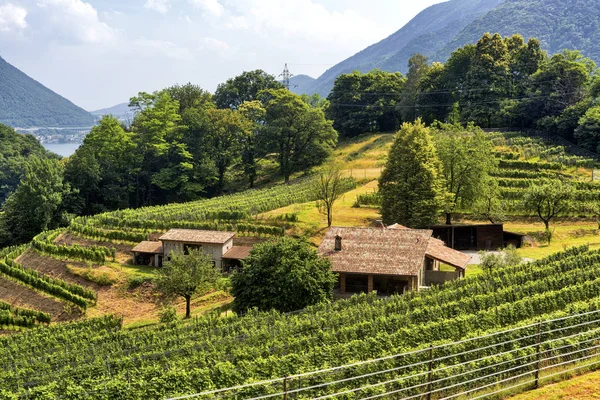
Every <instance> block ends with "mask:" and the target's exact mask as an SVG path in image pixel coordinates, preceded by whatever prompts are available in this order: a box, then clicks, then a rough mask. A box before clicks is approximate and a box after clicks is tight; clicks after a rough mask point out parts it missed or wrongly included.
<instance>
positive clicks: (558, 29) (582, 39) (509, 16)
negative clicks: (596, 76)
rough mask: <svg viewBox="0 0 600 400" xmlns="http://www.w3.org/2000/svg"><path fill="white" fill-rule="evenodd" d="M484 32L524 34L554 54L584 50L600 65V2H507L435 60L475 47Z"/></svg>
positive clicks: (456, 38)
mask: <svg viewBox="0 0 600 400" xmlns="http://www.w3.org/2000/svg"><path fill="white" fill-rule="evenodd" d="M484 32H498V33H500V34H501V35H503V36H507V35H512V34H515V33H520V34H521V35H523V36H524V37H525V39H528V38H530V37H535V38H538V39H539V40H540V41H541V43H542V46H543V47H544V49H545V50H547V51H548V52H549V53H550V54H554V53H558V52H560V51H562V50H564V49H573V50H581V51H582V52H583V54H584V55H585V56H587V57H590V58H592V59H593V60H595V61H596V62H600V1H598V0H506V1H505V2H504V3H503V4H501V5H499V6H498V7H496V8H495V9H494V10H491V11H490V12H489V13H487V14H486V15H485V16H484V17H482V18H480V19H478V20H476V21H473V22H472V23H471V24H469V25H468V26H467V27H465V29H463V30H462V31H461V32H460V34H459V35H457V36H456V37H455V38H454V39H453V40H451V41H449V42H448V43H447V44H446V45H445V46H444V47H443V48H442V49H441V50H440V51H438V52H437V54H436V55H435V56H434V57H433V58H434V59H436V60H441V61H443V60H446V59H447V58H448V56H449V55H450V53H452V52H453V51H454V50H455V49H456V48H458V47H460V46H463V45H465V44H467V43H475V42H476V41H477V40H478V39H479V38H480V37H481V34H482V33H484Z"/></svg>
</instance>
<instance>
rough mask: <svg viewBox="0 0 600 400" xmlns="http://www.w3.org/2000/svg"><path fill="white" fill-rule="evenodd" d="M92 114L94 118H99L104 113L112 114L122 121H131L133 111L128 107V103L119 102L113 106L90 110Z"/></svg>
mask: <svg viewBox="0 0 600 400" xmlns="http://www.w3.org/2000/svg"><path fill="white" fill-rule="evenodd" d="M92 115H94V117H96V119H100V118H102V117H103V116H105V115H112V116H114V117H116V118H117V119H119V120H121V121H123V122H131V121H133V117H134V115H135V113H134V111H133V110H132V109H131V108H129V103H121V104H117V105H116V106H113V107H109V108H103V109H101V110H96V111H92Z"/></svg>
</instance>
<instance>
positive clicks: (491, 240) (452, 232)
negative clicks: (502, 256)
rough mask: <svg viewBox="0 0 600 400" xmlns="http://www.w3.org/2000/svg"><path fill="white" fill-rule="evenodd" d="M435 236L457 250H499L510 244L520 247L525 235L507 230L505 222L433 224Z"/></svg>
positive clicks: (432, 228)
mask: <svg viewBox="0 0 600 400" xmlns="http://www.w3.org/2000/svg"><path fill="white" fill-rule="evenodd" d="M430 228H431V230H433V236H434V237H435V238H438V239H440V240H442V241H443V242H444V243H445V244H446V246H448V247H450V248H453V249H455V250H497V249H501V248H504V247H507V246H508V245H509V244H512V245H514V246H515V247H517V248H519V247H521V246H522V244H523V237H524V235H520V234H518V233H513V232H505V231H504V225H503V224H476V225H466V224H465V225H433V226H431V227H430Z"/></svg>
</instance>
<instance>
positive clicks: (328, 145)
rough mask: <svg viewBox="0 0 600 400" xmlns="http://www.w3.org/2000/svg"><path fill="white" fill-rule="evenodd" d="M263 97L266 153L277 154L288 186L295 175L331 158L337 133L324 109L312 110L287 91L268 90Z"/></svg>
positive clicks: (298, 97)
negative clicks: (327, 118)
mask: <svg viewBox="0 0 600 400" xmlns="http://www.w3.org/2000/svg"><path fill="white" fill-rule="evenodd" d="M262 97H263V107H264V108H265V110H266V113H265V122H266V128H265V143H266V150H267V152H268V153H273V154H276V155H277V160H278V162H279V168H280V171H281V174H282V175H283V177H284V179H285V182H286V183H287V182H289V180H290V176H291V175H292V174H293V173H294V172H300V171H305V170H306V169H308V168H310V167H313V166H316V165H319V164H321V163H322V162H323V161H324V160H325V159H326V158H327V157H329V155H330V154H331V153H332V152H333V149H334V148H335V145H336V143H337V132H336V131H335V130H334V129H333V127H332V123H331V121H328V120H326V119H325V115H324V114H323V110H321V109H320V108H311V107H310V106H309V105H308V104H306V103H305V102H303V101H302V99H301V98H300V96H298V95H296V94H294V93H292V92H290V91H288V90H285V89H276V90H274V89H271V90H266V91H264V92H263V93H262Z"/></svg>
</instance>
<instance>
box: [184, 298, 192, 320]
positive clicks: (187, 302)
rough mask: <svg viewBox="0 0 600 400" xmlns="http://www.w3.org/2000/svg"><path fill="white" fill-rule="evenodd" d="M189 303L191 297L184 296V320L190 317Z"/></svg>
mask: <svg viewBox="0 0 600 400" xmlns="http://www.w3.org/2000/svg"><path fill="white" fill-rule="evenodd" d="M191 302H192V296H185V318H190V317H191V316H192V309H191Z"/></svg>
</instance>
